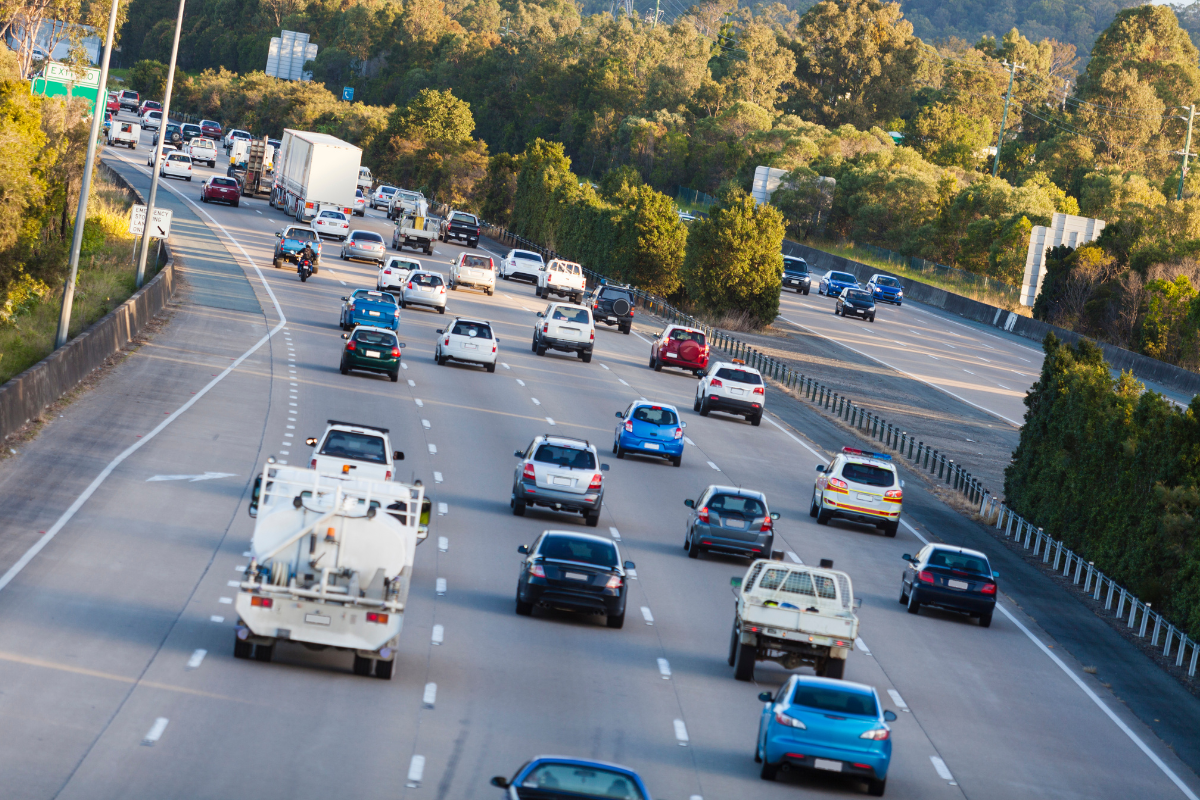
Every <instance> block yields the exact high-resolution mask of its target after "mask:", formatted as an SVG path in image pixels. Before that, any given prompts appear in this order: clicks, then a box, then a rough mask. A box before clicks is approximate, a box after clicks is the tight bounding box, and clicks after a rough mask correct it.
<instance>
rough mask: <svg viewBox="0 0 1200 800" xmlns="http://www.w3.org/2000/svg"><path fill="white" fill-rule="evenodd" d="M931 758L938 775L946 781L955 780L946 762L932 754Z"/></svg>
mask: <svg viewBox="0 0 1200 800" xmlns="http://www.w3.org/2000/svg"><path fill="white" fill-rule="evenodd" d="M929 760H930V761H932V762H933V768H934V769H935V770H937V774H938V777H939V778H941V779H942V780H944V781H952V780H954V776H953V775H951V774H950V768H949V767H947V766H946V762H945V761H942V759H940V758H938V757H937V756H930V757H929Z"/></svg>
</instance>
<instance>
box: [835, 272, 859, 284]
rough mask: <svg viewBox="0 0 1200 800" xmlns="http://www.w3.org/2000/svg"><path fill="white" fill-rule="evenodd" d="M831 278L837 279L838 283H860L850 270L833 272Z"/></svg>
mask: <svg viewBox="0 0 1200 800" xmlns="http://www.w3.org/2000/svg"><path fill="white" fill-rule="evenodd" d="M829 280H831V281H837V282H838V283H858V279H857V278H855V277H854V276H853V275H851V274H850V273H849V272H831V273H829Z"/></svg>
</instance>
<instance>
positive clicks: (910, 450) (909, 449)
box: [908, 436, 921, 461]
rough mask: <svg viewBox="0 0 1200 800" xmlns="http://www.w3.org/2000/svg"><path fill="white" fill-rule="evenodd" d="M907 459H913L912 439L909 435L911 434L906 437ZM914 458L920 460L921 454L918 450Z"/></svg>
mask: <svg viewBox="0 0 1200 800" xmlns="http://www.w3.org/2000/svg"><path fill="white" fill-rule="evenodd" d="M908 460H909V461H912V460H913V439H912V437H911V436H910V437H908ZM916 460H917V461H920V460H921V454H920V453H919V452H918V453H917V459H916Z"/></svg>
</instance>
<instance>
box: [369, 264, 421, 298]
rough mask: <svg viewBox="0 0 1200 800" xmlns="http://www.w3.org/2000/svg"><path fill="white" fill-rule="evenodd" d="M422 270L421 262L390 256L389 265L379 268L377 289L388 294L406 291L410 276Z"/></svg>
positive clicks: (376, 281) (376, 280) (376, 282)
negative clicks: (405, 287)
mask: <svg viewBox="0 0 1200 800" xmlns="http://www.w3.org/2000/svg"><path fill="white" fill-rule="evenodd" d="M420 269H421V262H420V261H417V260H416V259H415V258H404V257H402V256H390V257H389V258H388V260H387V263H385V264H383V265H382V266H381V267H380V268H379V277H377V278H376V279H375V288H376V289H377V290H378V291H381V292H386V291H389V290H391V289H398V290H400V291H404V284H405V283H407V282H408V276H409V275H411V274H412V273H414V272H416V271H418V270H420Z"/></svg>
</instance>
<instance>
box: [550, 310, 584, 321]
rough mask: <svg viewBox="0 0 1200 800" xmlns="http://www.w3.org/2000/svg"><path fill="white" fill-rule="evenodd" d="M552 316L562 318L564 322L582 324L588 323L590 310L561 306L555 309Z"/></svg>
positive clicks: (552, 317) (557, 318)
mask: <svg viewBox="0 0 1200 800" xmlns="http://www.w3.org/2000/svg"><path fill="white" fill-rule="evenodd" d="M550 318H551V319H556V320H561V321H562V322H576V323H578V324H580V325H587V324H588V312H587V311H586V310H584V309H582V308H563V307H562V306H559V307H558V308H556V309H554V314H553V315H551V317H550Z"/></svg>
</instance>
